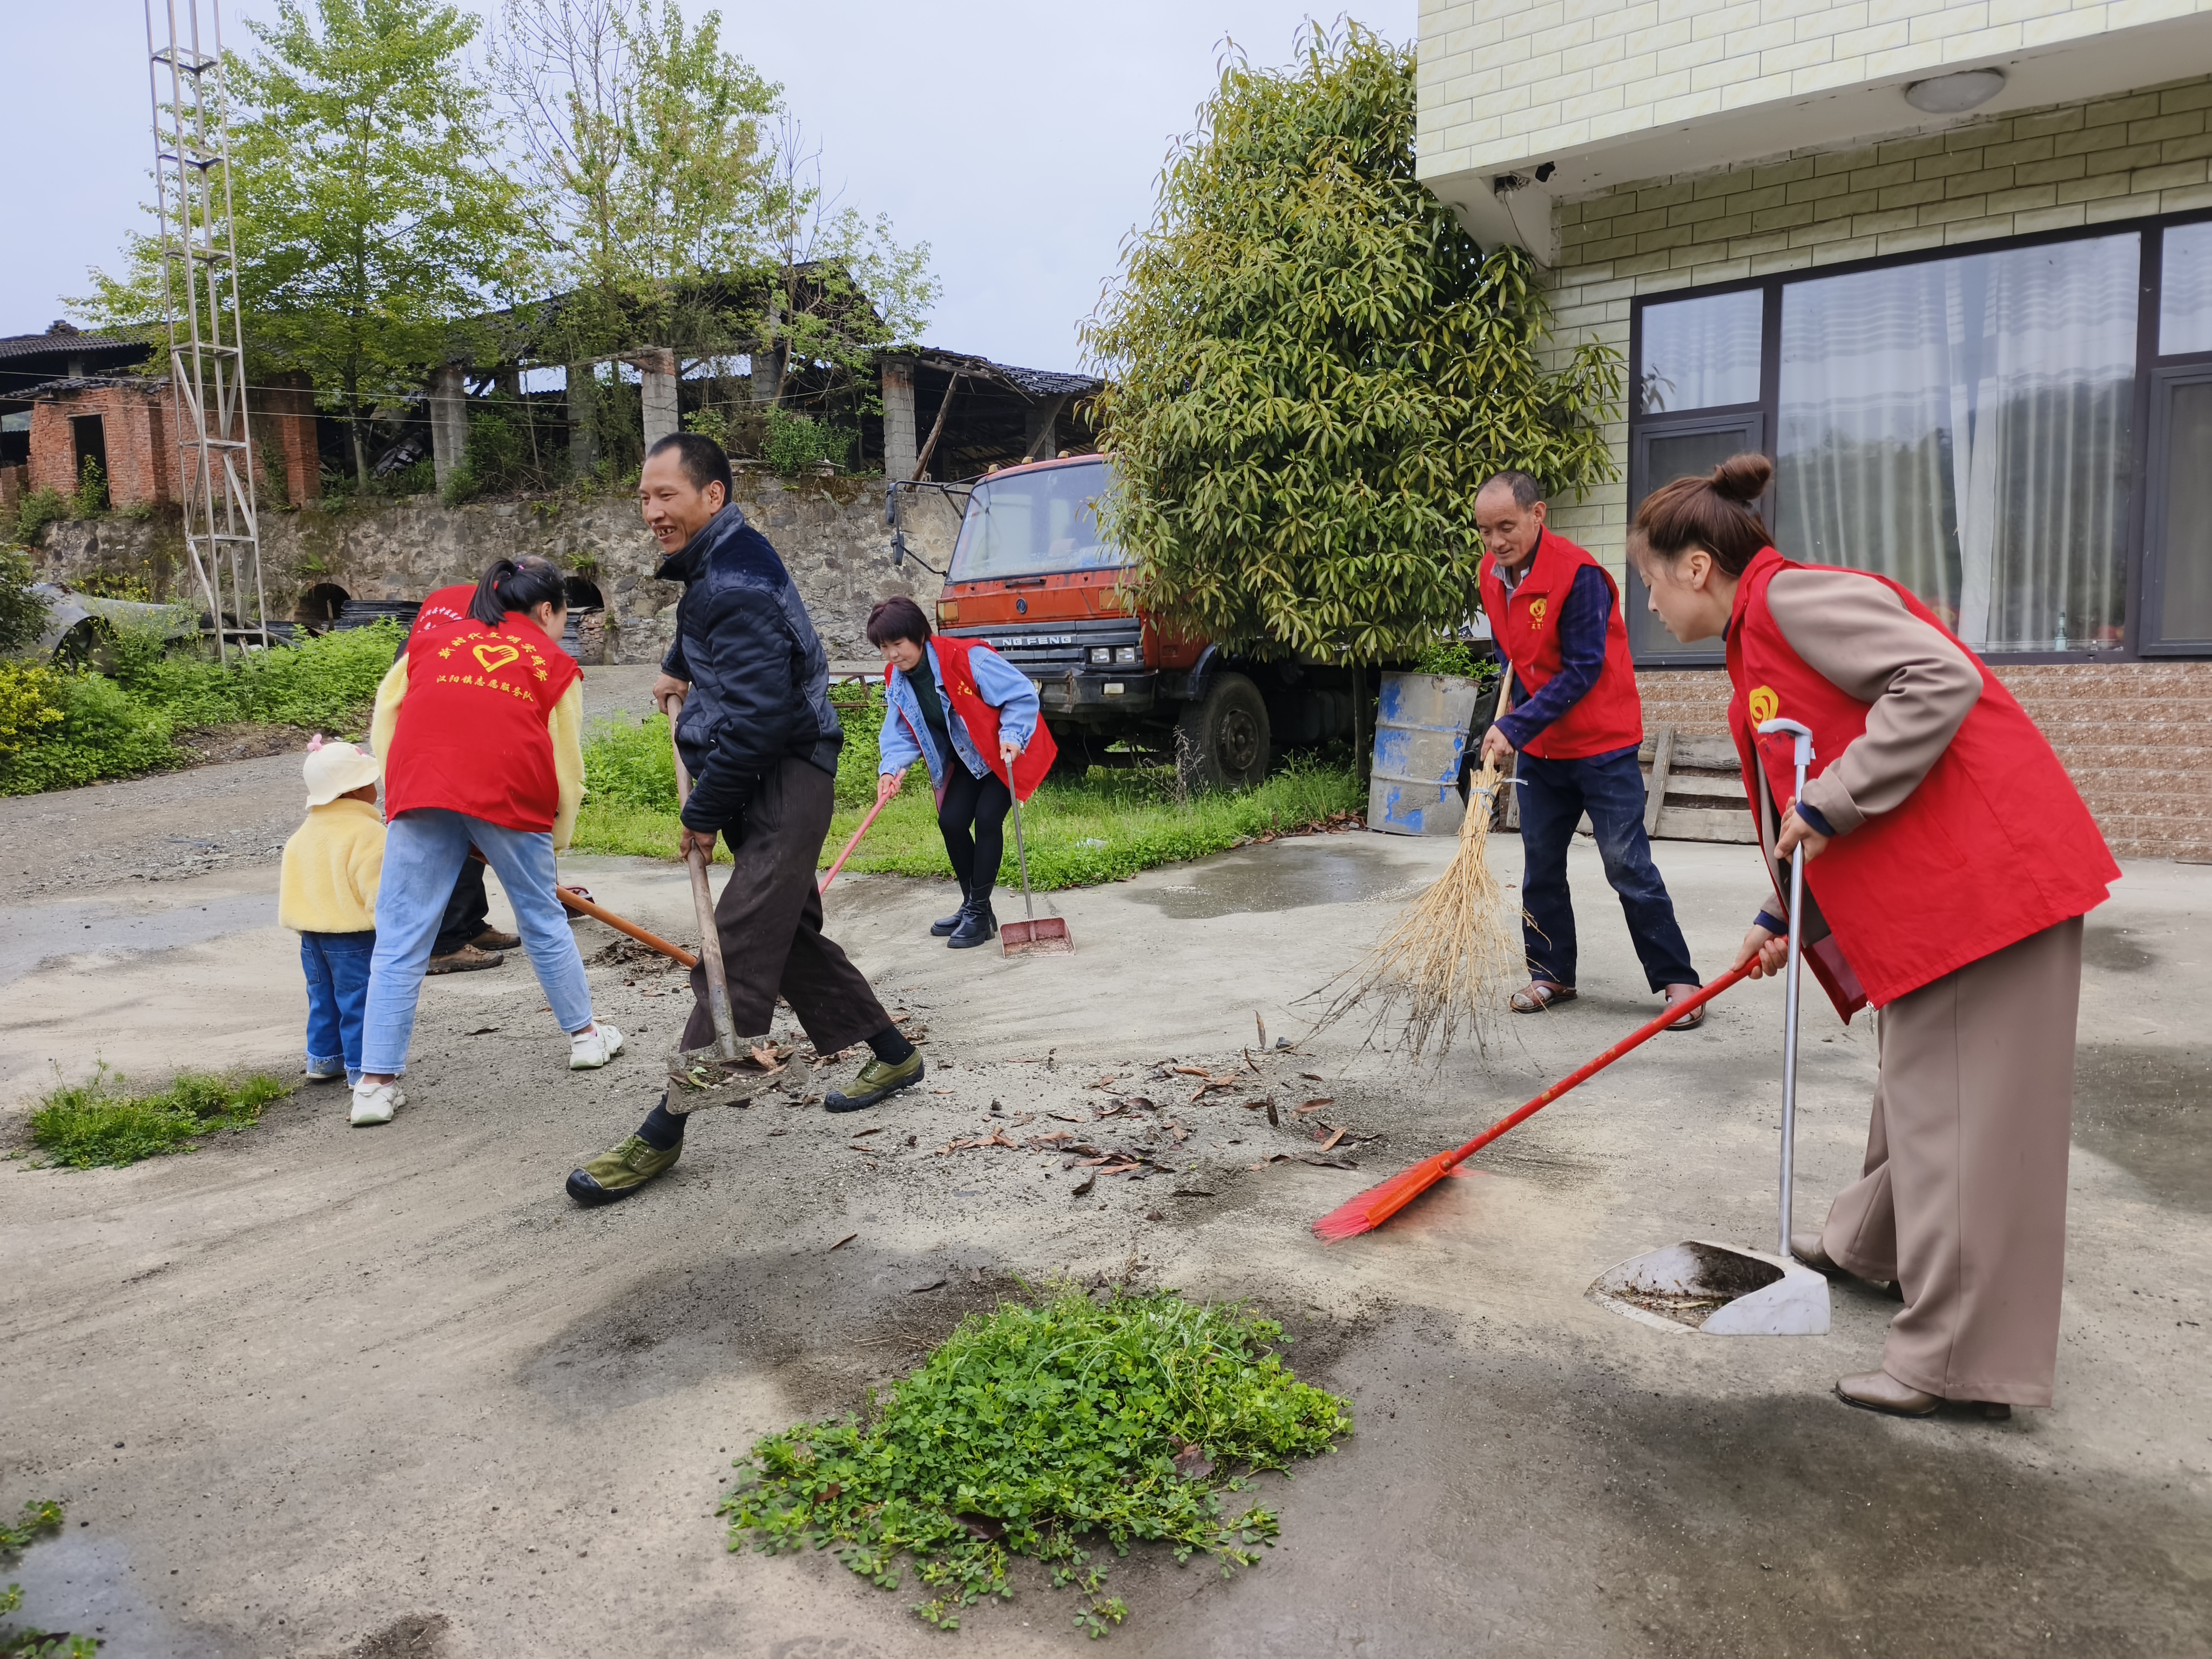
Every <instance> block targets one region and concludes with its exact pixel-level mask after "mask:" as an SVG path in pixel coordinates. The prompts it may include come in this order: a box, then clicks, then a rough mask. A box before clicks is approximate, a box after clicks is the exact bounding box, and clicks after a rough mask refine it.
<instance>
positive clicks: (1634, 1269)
mask: <svg viewBox="0 0 2212 1659" xmlns="http://www.w3.org/2000/svg"><path fill="white" fill-rule="evenodd" d="M1759 732H1760V733H1761V734H1762V735H1770V736H1771V735H1773V734H1775V733H1778V732H1789V733H1790V734H1791V735H1792V736H1793V737H1795V738H1796V745H1797V748H1796V768H1797V793H1796V797H1795V799H1803V798H1804V794H1805V770H1806V768H1808V766H1810V765H1811V764H1812V763H1813V734H1812V733H1811V732H1809V731H1808V730H1806V728H1805V727H1803V726H1800V725H1799V724H1798V723H1797V722H1796V720H1768V721H1766V722H1765V723H1764V724H1763V725H1761V726H1759ZM1804 915H1805V849H1804V848H1803V847H1802V846H1800V847H1799V848H1796V851H1795V852H1793V853H1792V854H1790V965H1789V969H1788V970H1787V972H1786V973H1785V974H1784V978H1783V993H1782V1000H1783V1016H1782V1198H1781V1204H1780V1206H1779V1207H1780V1212H1781V1214H1780V1226H1779V1228H1778V1232H1779V1239H1778V1244H1777V1248H1776V1249H1775V1251H1774V1253H1773V1254H1771V1255H1770V1254H1768V1253H1767V1252H1766V1251H1765V1250H1754V1249H1749V1248H1747V1247H1746V1246H1743V1245H1740V1244H1725V1243H1720V1242H1719V1241H1717V1240H1714V1239H1706V1238H1691V1239H1685V1240H1683V1241H1682V1242H1681V1243H1679V1244H1669V1245H1668V1246H1667V1247H1666V1248H1665V1249H1659V1250H1648V1251H1646V1252H1645V1253H1644V1255H1632V1256H1631V1257H1629V1259H1628V1260H1627V1261H1619V1262H1615V1263H1614V1264H1613V1266H1612V1267H1607V1269H1606V1270H1605V1271H1604V1272H1603V1273H1600V1274H1599V1275H1598V1276H1597V1279H1596V1281H1595V1283H1594V1284H1592V1285H1591V1286H1590V1287H1589V1297H1590V1299H1591V1300H1592V1301H1593V1302H1595V1303H1597V1304H1600V1305H1601V1306H1602V1307H1605V1308H1607V1309H1610V1310H1612V1311H1613V1312H1614V1313H1617V1314H1620V1315H1622V1316H1625V1317H1626V1318H1630V1319H1633V1320H1636V1321H1638V1322H1641V1323H1644V1324H1647V1325H1654V1326H1657V1327H1658V1328H1661V1329H1662V1330H1670V1331H1685V1330H1688V1331H1702V1332H1704V1333H1705V1334H1707V1335H1709V1336H1821V1335H1825V1334H1826V1332H1827V1329H1828V1281H1827V1279H1826V1278H1825V1277H1823V1276H1822V1275H1821V1274H1820V1273H1815V1272H1814V1270H1813V1269H1812V1268H1810V1267H1807V1266H1806V1265H1805V1264H1804V1263H1803V1262H1802V1261H1798V1260H1797V1259H1796V1257H1795V1256H1793V1255H1790V1188H1791V1186H1792V1184H1793V1182H1794V1178H1795V1173H1796V1171H1795V1168H1794V1161H1795V1154H1796V1144H1797V981H1798V974H1799V968H1800V965H1801V959H1802V954H1803V947H1804V933H1805V928H1804Z"/></svg>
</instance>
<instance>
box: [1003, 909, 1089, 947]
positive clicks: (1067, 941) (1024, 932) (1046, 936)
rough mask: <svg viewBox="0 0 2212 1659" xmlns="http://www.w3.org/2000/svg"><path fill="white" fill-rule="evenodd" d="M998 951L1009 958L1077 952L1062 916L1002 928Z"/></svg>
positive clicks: (1015, 923)
mask: <svg viewBox="0 0 2212 1659" xmlns="http://www.w3.org/2000/svg"><path fill="white" fill-rule="evenodd" d="M999 948H1000V951H1004V952H1005V953H1006V955H1007V956H1010V957H1026V956H1040V957H1047V956H1063V957H1064V956H1066V955H1067V954H1068V953H1069V952H1071V951H1073V950H1074V949H1075V941H1074V939H1072V938H1070V937H1069V936H1068V932H1067V921H1066V918H1065V917H1063V916H1036V917H1034V918H1032V919H1031V920H1030V921H1002V922H1000V924H999Z"/></svg>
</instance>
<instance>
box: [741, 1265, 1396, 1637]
mask: <svg viewBox="0 0 2212 1659" xmlns="http://www.w3.org/2000/svg"><path fill="white" fill-rule="evenodd" d="M1284 1343H1285V1338H1284V1336H1283V1334H1282V1328H1281V1327H1279V1325H1277V1324H1275V1323H1274V1322H1273V1321H1270V1320H1266V1319H1261V1318H1259V1317H1256V1316H1254V1315H1252V1314H1251V1313H1249V1311H1247V1310H1244V1309H1243V1308H1241V1307H1237V1306H1233V1305H1231V1306H1218V1305H1206V1304H1198V1303H1194V1302H1189V1301H1186V1300H1185V1299H1184V1298H1183V1297H1182V1296H1181V1295H1180V1294H1178V1293H1177V1292H1176V1291H1158V1292H1156V1293H1151V1294H1136V1293H1132V1292H1129V1291H1122V1290H1118V1289H1117V1290H1115V1291H1111V1292H1109V1293H1107V1294H1105V1295H1103V1296H1099V1297H1092V1296H1089V1295H1086V1294H1085V1293H1084V1292H1083V1291H1080V1290H1079V1289H1077V1288H1075V1287H1073V1286H1072V1285H1071V1286H1063V1287H1060V1288H1059V1289H1057V1290H1055V1291H1053V1292H1051V1293H1050V1294H1049V1295H1048V1296H1047V1297H1044V1298H1043V1299H1042V1300H1041V1301H1039V1302H1038V1303H1037V1304H1035V1305H1024V1304H1012V1303H1009V1304H1001V1305H1000V1307H999V1309H998V1310H996V1311H995V1312H994V1313H990V1314H973V1315H970V1316H969V1317H968V1318H967V1319H965V1320H963V1322H961V1324H960V1327H959V1328H958V1329H957V1330H956V1331H954V1332H953V1333H952V1334H951V1336H950V1337H948V1338H946V1339H945V1341H944V1343H943V1344H942V1345H941V1346H939V1347H938V1348H937V1349H936V1350H935V1351H934V1352H933V1353H932V1354H931V1355H930V1356H929V1358H927V1360H926V1361H925V1362H924V1363H923V1364H922V1366H921V1369H920V1370H916V1371H915V1372H914V1373H913V1374H912V1375H910V1376H907V1377H906V1378H904V1379H903V1380H902V1381H901V1382H898V1383H894V1384H893V1385H892V1386H891V1388H890V1391H889V1392H888V1393H887V1394H886V1395H884V1397H883V1398H881V1399H880V1400H873V1399H872V1401H871V1410H870V1413H869V1414H868V1415H867V1416H866V1417H865V1418H848V1419H846V1420H845V1421H843V1422H839V1423H803V1424H800V1425H799V1426H797V1427H796V1428H792V1429H787V1430H785V1431H783V1432H781V1433H780V1434H772V1435H769V1436H767V1437H764V1438H763V1439H761V1440H758V1441H757V1442H755V1443H754V1444H753V1447H752V1449H751V1452H750V1455H748V1456H747V1457H744V1458H743V1459H740V1460H739V1461H738V1469H739V1471H740V1473H739V1475H738V1486H737V1489H736V1490H735V1491H733V1492H731V1493H730V1494H729V1495H728V1496H727V1497H726V1498H725V1499H724V1500H723V1502H722V1504H721V1507H720V1510H719V1511H718V1512H719V1513H720V1514H722V1515H725V1516H728V1517H729V1518H730V1547H731V1548H732V1549H733V1550H734V1549H739V1548H742V1547H744V1545H745V1544H746V1543H747V1542H749V1541H750V1543H751V1544H752V1545H753V1546H754V1547H756V1548H757V1549H759V1550H762V1551H763V1552H766V1553H775V1552H777V1551H779V1550H786V1549H797V1548H799V1547H800V1546H802V1545H805V1544H810V1543H811V1544H812V1545H813V1546H814V1547H816V1548H817V1549H834V1550H836V1553H837V1557H838V1559H840V1560H841V1561H842V1562H843V1563H844V1564H845V1565H847V1566H848V1567H849V1568H851V1569H852V1570H853V1571H854V1572H857V1573H859V1574H860V1576H861V1577H865V1578H867V1579H869V1580H871V1581H872V1582H873V1583H876V1584H878V1585H879V1586H881V1587H882V1588H884V1589H897V1588H899V1584H900V1581H901V1566H900V1558H901V1557H902V1556H904V1557H910V1558H912V1562H913V1565H914V1569H915V1577H918V1578H919V1579H920V1580H921V1583H922V1585H923V1586H924V1587H925V1588H926V1589H928V1590H929V1591H931V1592H933V1594H932V1595H931V1596H930V1598H929V1599H928V1600H927V1601H922V1602H921V1603H919V1604H917V1605H916V1607H915V1612H916V1613H920V1614H921V1617H922V1618H923V1619H925V1620H928V1621H929V1622H930V1623H931V1624H933V1625H938V1626H942V1627H944V1628H945V1629H955V1628H957V1626H958V1625H959V1609H960V1608H962V1607H967V1606H969V1605H972V1604H973V1603H974V1602H975V1601H977V1600H978V1599H979V1598H981V1597H982V1596H985V1595H998V1596H1002V1597H1006V1598H1008V1599H1011V1598H1012V1595H1013V1589H1012V1586H1011V1585H1010V1584H1009V1583H1007V1582H1006V1570H1007V1565H1008V1562H1009V1559H1010V1558H1011V1557H1012V1556H1014V1555H1028V1556H1032V1557H1034V1558H1035V1559H1037V1560H1038V1561H1040V1562H1042V1563H1043V1564H1045V1565H1047V1566H1048V1567H1049V1568H1050V1569H1051V1571H1052V1582H1053V1583H1054V1586H1055V1587H1061V1586H1067V1585H1073V1586H1074V1587H1075V1588H1076V1589H1078V1590H1079V1592H1080V1593H1081V1594H1082V1595H1083V1597H1084V1603H1083V1606H1082V1607H1081V1609H1080V1610H1079V1612H1078V1613H1076V1615H1075V1622H1076V1625H1077V1626H1079V1628H1082V1629H1084V1630H1086V1631H1088V1632H1090V1633H1091V1635H1093V1636H1103V1635H1104V1634H1105V1633H1106V1629H1107V1626H1109V1625H1110V1624H1118V1623H1120V1622H1121V1619H1122V1618H1123V1617H1124V1615H1125V1614H1126V1613H1127V1611H1128V1609H1127V1607H1125V1606H1124V1605H1123V1604H1122V1603H1121V1601H1119V1600H1118V1599H1115V1598H1111V1597H1108V1596H1106V1595H1103V1589H1104V1587H1105V1578H1106V1574H1105V1571H1104V1570H1103V1568H1102V1567H1100V1566H1097V1565H1094V1564H1093V1560H1092V1551H1091V1549H1088V1548H1085V1544H1086V1543H1092V1544H1094V1545H1095V1541H1096V1540H1097V1539H1100V1538H1103V1540H1104V1541H1105V1542H1106V1543H1107V1544H1108V1545H1109V1546H1110V1547H1112V1548H1113V1550H1114V1552H1115V1553H1116V1554H1117V1555H1126V1554H1127V1553H1128V1548H1129V1546H1130V1544H1131V1543H1132V1542H1134V1541H1155V1542H1158V1543H1163V1544H1165V1545H1167V1546H1169V1547H1170V1548H1171V1549H1173V1550H1174V1552H1175V1556H1176V1560H1177V1561H1178V1562H1182V1561H1187V1560H1188V1559H1189V1558H1190V1557H1191V1556H1192V1555H1194V1554H1203V1555H1206V1556H1209V1557H1211V1558H1212V1559H1214V1560H1215V1561H1216V1562H1217V1563H1218V1565H1219V1566H1220V1569H1221V1572H1222V1575H1223V1577H1228V1576H1229V1575H1230V1574H1231V1573H1232V1572H1234V1571H1236V1569H1237V1568H1238V1567H1241V1566H1251V1565H1254V1564H1255V1563H1256V1562H1257V1560H1258V1559H1259V1557H1258V1555H1257V1554H1256V1553H1255V1550H1254V1546H1255V1545H1261V1544H1271V1543H1272V1541H1273V1539H1274V1537H1275V1535H1276V1534H1277V1533H1278V1531H1279V1530H1280V1528H1279V1522H1278V1521H1277V1518H1276V1516H1275V1515H1274V1512H1273V1510H1267V1509H1264V1508H1261V1507H1260V1506H1258V1505H1257V1504H1243V1503H1242V1502H1241V1501H1239V1502H1234V1503H1232V1502H1231V1501H1230V1500H1231V1498H1235V1497H1236V1495H1237V1494H1239V1493H1242V1492H1244V1491H1245V1490H1247V1489H1248V1487H1249V1485H1250V1480H1251V1476H1252V1475H1253V1474H1255V1473H1257V1472H1258V1471H1260V1470H1262V1469H1284V1470H1287V1468H1289V1465H1290V1462H1291V1460H1292V1459H1294V1458H1301V1457H1312V1456H1316V1455H1319V1454H1321V1453H1322V1452H1327V1451H1333V1450H1334V1442H1335V1440H1336V1439H1337V1437H1340V1436H1341V1435H1346V1434H1349V1433H1350V1432H1351V1431H1352V1407H1351V1405H1350V1402H1348V1401H1344V1400H1340V1399H1339V1398H1337V1397H1336V1396H1335V1395H1331V1394H1327V1393H1324V1392H1322V1390H1321V1389H1315V1388H1310V1387H1309V1386H1308V1385H1306V1384H1305V1383H1301V1382H1299V1381H1298V1380H1297V1378H1296V1377H1295V1376H1292V1375H1291V1371H1290V1370H1289V1369H1288V1368H1287V1367H1286V1366H1285V1365H1284V1364H1283V1363H1282V1361H1281V1359H1280V1358H1278V1357H1277V1355H1276V1354H1275V1353H1274V1352H1272V1350H1273V1348H1274V1347H1275V1346H1281V1345H1283V1344H1284Z"/></svg>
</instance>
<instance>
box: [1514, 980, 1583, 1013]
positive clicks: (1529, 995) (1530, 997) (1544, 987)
mask: <svg viewBox="0 0 2212 1659" xmlns="http://www.w3.org/2000/svg"><path fill="white" fill-rule="evenodd" d="M1573 1000H1575V987H1573V986H1571V985H1554V984H1553V983H1552V981H1550V980H1548V979H1534V980H1530V981H1528V984H1527V985H1525V986H1523V987H1522V988H1521V989H1520V990H1518V991H1516V992H1515V993H1514V994H1513V1000H1512V1001H1511V1002H1510V1003H1509V1004H1508V1005H1507V1006H1509V1007H1510V1008H1511V1009H1512V1010H1513V1012H1515V1013H1516V1014H1541V1013H1542V1012H1544V1010H1546V1009H1547V1008H1549V1007H1550V1006H1552V1005H1553V1003H1555V1002H1572V1001H1573Z"/></svg>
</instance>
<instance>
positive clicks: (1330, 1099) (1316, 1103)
mask: <svg viewBox="0 0 2212 1659" xmlns="http://www.w3.org/2000/svg"><path fill="white" fill-rule="evenodd" d="M1335 1104H1336V1097H1335V1096H1334V1095H1323V1096H1322V1097H1321V1098H1320V1099H1319V1100H1310V1101H1308V1102H1306V1103H1305V1104H1304V1105H1303V1106H1301V1107H1299V1108H1298V1109H1297V1111H1298V1115H1299V1116H1300V1117H1304V1115H1306V1114H1307V1113H1308V1112H1317V1111H1319V1110H1321V1109H1322V1107H1324V1106H1334V1105H1335Z"/></svg>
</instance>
